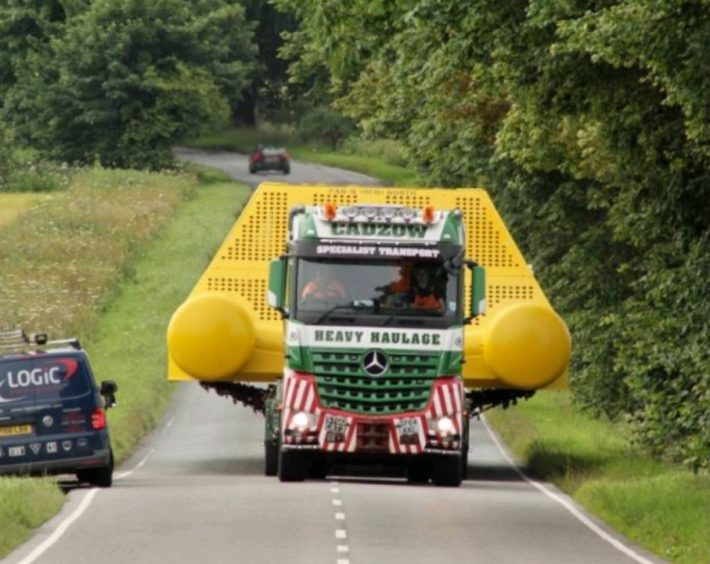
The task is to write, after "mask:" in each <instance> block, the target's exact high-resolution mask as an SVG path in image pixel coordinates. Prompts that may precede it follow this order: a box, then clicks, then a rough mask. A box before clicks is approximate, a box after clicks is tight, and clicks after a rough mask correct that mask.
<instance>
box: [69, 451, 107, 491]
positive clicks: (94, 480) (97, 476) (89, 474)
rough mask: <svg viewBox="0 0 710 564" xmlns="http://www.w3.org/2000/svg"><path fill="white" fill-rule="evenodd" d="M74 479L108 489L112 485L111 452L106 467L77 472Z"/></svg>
mask: <svg viewBox="0 0 710 564" xmlns="http://www.w3.org/2000/svg"><path fill="white" fill-rule="evenodd" d="M76 477H77V479H78V480H79V481H80V482H88V483H89V484H91V485H93V486H98V487H99V488H110V487H111V486H112V485H113V451H111V456H110V458H109V462H108V464H107V465H106V466H101V467H99V468H86V469H84V470H79V471H78V472H77V473H76Z"/></svg>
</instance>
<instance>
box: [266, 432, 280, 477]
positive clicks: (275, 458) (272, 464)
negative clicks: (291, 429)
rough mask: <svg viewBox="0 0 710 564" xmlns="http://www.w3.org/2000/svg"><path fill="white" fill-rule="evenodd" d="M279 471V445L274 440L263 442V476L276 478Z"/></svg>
mask: <svg viewBox="0 0 710 564" xmlns="http://www.w3.org/2000/svg"><path fill="white" fill-rule="evenodd" d="M278 471H279V443H278V441H276V440H273V439H272V440H270V441H264V474H265V475H266V476H276V473H277V472H278Z"/></svg>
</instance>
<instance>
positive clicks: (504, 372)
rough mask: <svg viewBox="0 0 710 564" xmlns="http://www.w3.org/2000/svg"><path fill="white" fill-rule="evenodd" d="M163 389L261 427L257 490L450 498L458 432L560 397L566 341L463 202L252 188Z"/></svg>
mask: <svg viewBox="0 0 710 564" xmlns="http://www.w3.org/2000/svg"><path fill="white" fill-rule="evenodd" d="M167 339H168V349H169V358H168V364H169V367H168V368H169V370H168V377H169V379H171V380H176V381H179V380H196V381H200V382H201V383H202V385H203V386H204V387H205V388H208V389H214V390H215V391H216V392H217V393H219V394H221V395H225V396H229V397H231V398H232V399H234V400H235V402H240V403H243V404H245V405H247V406H250V407H252V408H253V409H255V410H256V411H259V412H261V413H263V414H264V420H265V437H264V450H265V465H264V466H265V473H266V474H267V475H277V476H278V478H279V479H280V480H281V481H300V480H304V479H306V478H308V477H323V476H325V475H326V474H327V473H328V472H329V469H330V468H332V467H333V465H334V464H351V463H356V462H362V461H366V462H381V463H391V464H396V465H399V466H401V467H403V468H404V470H405V475H406V477H407V479H408V480H409V481H411V482H427V481H429V480H431V481H432V483H434V484H435V485H439V486H458V485H460V483H461V481H462V480H463V479H465V477H466V468H467V466H468V452H469V420H470V417H472V416H474V415H476V414H478V413H480V411H482V410H483V409H485V408H488V407H491V406H494V405H503V406H507V405H509V404H510V403H515V401H516V400H518V399H519V398H527V397H530V396H531V395H532V394H533V393H534V392H535V391H536V390H540V389H562V388H565V387H566V386H567V378H568V377H567V367H568V362H569V356H570V348H571V340H570V335H569V332H568V330H567V327H566V325H565V323H564V321H563V320H562V319H561V318H560V317H559V316H558V315H557V313H555V311H554V310H553V308H552V307H551V306H550V304H549V302H548V301H547V299H546V298H545V296H544V294H543V292H542V290H541V289H540V286H539V284H538V283H537V281H536V280H535V277H534V275H533V271H532V268H531V267H530V266H529V265H528V264H527V263H526V262H525V260H524V259H523V256H522V255H521V253H520V251H519V249H518V248H517V246H516V245H515V243H514V241H513V239H512V237H511V236H510V234H509V232H508V230H507V229H506V227H505V225H504V223H503V222H502V220H501V218H500V216H499V214H498V213H497V211H496V209H495V207H494V206H493V203H492V201H491V200H490V198H489V197H488V194H487V193H486V192H485V191H484V190H481V189H455V190H453V189H424V188H416V189H415V188H412V189H406V188H369V187H367V188H366V187H357V186H347V187H331V186H323V185H314V186H301V185H290V184H280V183H264V184H261V185H260V186H259V188H258V189H257V190H256V191H255V193H254V194H253V196H252V198H251V199H250V201H249V203H248V204H247V206H246V207H245V209H244V210H243V212H242V214H241V215H240V216H239V218H238V219H237V221H236V223H235V225H234V227H233V228H232V230H231V231H230V233H229V234H228V236H227V238H226V239H225V241H224V243H223V244H222V246H221V248H220V249H219V251H218V252H217V254H216V255H215V257H214V258H213V260H212V262H211V263H210V264H209V266H208V267H207V269H206V271H205V273H204V274H203V275H202V277H201V278H200V280H199V281H198V283H197V285H196V286H195V288H194V290H193V291H192V293H191V294H190V296H189V297H188V299H187V300H186V301H185V302H184V303H183V304H182V305H181V306H180V307H179V308H178V309H177V311H176V312H175V314H174V315H173V317H172V319H171V321H170V324H169V327H168V335H167Z"/></svg>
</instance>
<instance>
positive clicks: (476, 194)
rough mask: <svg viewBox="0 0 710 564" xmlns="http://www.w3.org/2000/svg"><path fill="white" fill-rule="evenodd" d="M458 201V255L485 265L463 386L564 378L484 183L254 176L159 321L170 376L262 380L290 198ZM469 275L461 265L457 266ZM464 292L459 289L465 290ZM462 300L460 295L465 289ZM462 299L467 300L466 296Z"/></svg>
mask: <svg viewBox="0 0 710 564" xmlns="http://www.w3.org/2000/svg"><path fill="white" fill-rule="evenodd" d="M328 202H333V203H335V204H337V205H339V206H340V205H352V204H373V205H377V204H394V205H400V206H408V207H416V208H423V207H424V206H427V205H433V206H435V207H436V208H437V209H454V208H459V209H460V210H461V211H462V212H463V216H464V226H465V232H466V241H465V245H466V258H468V259H471V260H475V261H476V262H477V263H478V264H480V265H481V266H483V267H485V269H486V300H487V306H488V309H487V313H486V314H485V315H483V316H479V317H477V318H476V319H475V320H474V321H473V323H471V324H470V325H468V326H467V327H466V329H465V344H464V356H465V363H464V368H463V378H464V384H465V386H466V387H467V388H516V389H528V390H533V389H539V388H545V389H561V388H566V387H567V383H568V379H567V365H568V362H569V355H570V347H571V341H570V336H569V332H568V330H567V327H566V325H565V324H564V322H563V321H562V319H561V318H560V317H559V316H558V315H557V314H556V313H555V311H554V310H553V309H552V307H551V306H550V303H549V302H548V300H547V298H546V297H545V295H544V294H543V292H542V290H541V288H540V285H539V284H538V283H537V280H535V277H534V275H533V272H532V269H531V267H530V266H529V265H528V264H527V263H526V262H525V259H524V258H523V256H522V254H521V253H520V250H519V249H518V247H517V245H516V244H515V242H514V241H513V238H512V237H511V236H510V233H509V232H508V230H507V228H506V227H505V224H504V223H503V221H502V220H501V218H500V215H499V214H498V212H497V211H496V209H495V206H494V205H493V202H492V201H491V199H490V198H489V196H488V194H487V193H486V192H485V190H482V189H477V188H466V189H442V188H388V187H375V188H373V187H360V186H328V185H294V184H283V183H271V182H267V183H263V184H261V185H260V186H259V188H258V189H257V190H256V191H255V192H254V194H253V195H252V197H251V199H250V200H249V202H248V204H247V206H246V207H245V208H244V210H243V212H242V213H241V215H240V216H239V218H238V219H237V221H236V223H235V224H234V226H233V227H232V229H231V230H230V232H229V234H228V235H227V237H226V239H225V240H224V242H223V244H222V246H221V247H220V249H219V251H218V252H217V254H216V255H215V257H214V258H213V260H212V262H211V263H210V264H209V266H208V267H207V269H206V270H205V272H204V274H203V275H202V277H201V278H200V280H199V281H198V283H197V285H196V286H195V288H194V289H193V291H192V293H191V294H190V296H189V297H188V299H187V300H186V301H185V303H184V304H183V305H182V306H180V308H178V310H177V311H176V312H175V314H174V315H173V318H172V320H171V322H170V325H169V327H168V349H169V355H168V356H169V359H168V362H169V366H168V378H169V379H170V380H210V381H216V380H220V381H241V382H272V381H274V380H276V379H277V378H280V377H281V376H282V374H283V368H284V347H283V341H284V339H283V322H282V320H281V318H280V314H279V313H278V312H277V311H275V310H273V309H271V308H269V306H268V305H267V284H268V271H269V262H270V261H271V260H272V259H274V258H277V257H278V256H280V255H282V254H284V253H285V250H286V240H287V229H288V216H289V210H290V209H291V208H292V207H293V206H295V205H297V204H304V205H323V204H325V203H328ZM466 276H467V279H466V284H467V285H469V284H470V272H467V273H466ZM466 295H467V296H468V293H467V294H466ZM467 300H468V297H467ZM466 308H468V303H467V304H466Z"/></svg>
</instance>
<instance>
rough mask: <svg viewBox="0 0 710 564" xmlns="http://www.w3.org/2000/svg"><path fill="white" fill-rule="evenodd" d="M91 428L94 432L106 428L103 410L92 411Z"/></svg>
mask: <svg viewBox="0 0 710 564" xmlns="http://www.w3.org/2000/svg"><path fill="white" fill-rule="evenodd" d="M91 428H92V429H93V430H94V431H100V430H101V429H105V428H106V412H105V411H104V410H103V409H100V408H99V409H94V412H93V413H92V414H91Z"/></svg>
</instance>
